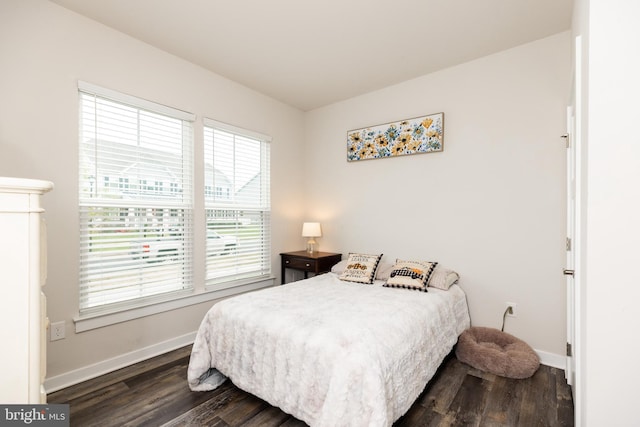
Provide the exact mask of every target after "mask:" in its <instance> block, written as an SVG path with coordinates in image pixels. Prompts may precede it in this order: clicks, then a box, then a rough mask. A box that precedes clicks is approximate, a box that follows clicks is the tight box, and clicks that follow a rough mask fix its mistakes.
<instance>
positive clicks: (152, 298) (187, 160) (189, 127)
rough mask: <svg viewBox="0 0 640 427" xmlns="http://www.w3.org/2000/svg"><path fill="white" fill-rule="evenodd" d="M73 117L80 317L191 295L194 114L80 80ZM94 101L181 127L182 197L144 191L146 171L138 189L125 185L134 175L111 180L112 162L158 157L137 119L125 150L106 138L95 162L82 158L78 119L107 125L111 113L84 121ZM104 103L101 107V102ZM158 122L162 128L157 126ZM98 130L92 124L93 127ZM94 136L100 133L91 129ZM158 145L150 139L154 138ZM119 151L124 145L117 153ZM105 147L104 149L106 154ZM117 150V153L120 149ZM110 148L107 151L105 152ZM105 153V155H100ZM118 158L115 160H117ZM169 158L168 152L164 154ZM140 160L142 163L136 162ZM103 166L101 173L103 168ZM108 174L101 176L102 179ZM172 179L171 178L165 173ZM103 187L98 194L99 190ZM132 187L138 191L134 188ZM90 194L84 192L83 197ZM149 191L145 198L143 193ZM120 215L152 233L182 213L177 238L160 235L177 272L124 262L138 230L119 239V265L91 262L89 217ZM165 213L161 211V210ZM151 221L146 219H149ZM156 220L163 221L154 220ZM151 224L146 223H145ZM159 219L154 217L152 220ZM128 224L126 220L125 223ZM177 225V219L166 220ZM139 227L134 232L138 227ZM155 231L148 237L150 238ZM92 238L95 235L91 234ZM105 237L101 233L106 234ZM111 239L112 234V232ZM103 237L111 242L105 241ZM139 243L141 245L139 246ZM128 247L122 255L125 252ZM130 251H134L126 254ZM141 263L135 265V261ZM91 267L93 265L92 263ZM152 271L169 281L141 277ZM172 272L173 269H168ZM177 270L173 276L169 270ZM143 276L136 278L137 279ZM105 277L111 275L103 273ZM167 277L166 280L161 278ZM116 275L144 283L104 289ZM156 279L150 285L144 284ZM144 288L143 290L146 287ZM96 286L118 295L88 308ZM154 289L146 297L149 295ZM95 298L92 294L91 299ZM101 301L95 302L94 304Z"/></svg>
mask: <svg viewBox="0 0 640 427" xmlns="http://www.w3.org/2000/svg"><path fill="white" fill-rule="evenodd" d="M77 91H78V105H79V111H78V117H79V123H80V127H79V150H80V155H79V159H78V167H79V170H78V180H79V181H78V182H79V188H78V206H79V212H80V218H79V230H80V242H79V243H80V245H79V251H80V253H79V255H80V260H79V268H80V282H79V300H78V311H79V314H78V318H79V319H82V318H89V317H93V316H96V315H101V314H104V313H107V314H110V313H117V312H122V311H128V310H131V309H136V308H139V307H145V306H148V305H150V304H153V303H156V302H164V301H167V300H171V299H175V298H179V297H182V296H185V295H188V294H191V293H192V292H193V288H194V283H193V252H194V244H193V240H194V232H193V217H194V188H193V182H194V157H193V153H194V122H195V118H196V116H195V115H194V114H191V113H187V112H184V111H182V110H178V109H175V108H172V107H167V106H165V105H162V104H157V103H154V102H151V101H147V100H144V99H142V98H137V97H134V96H131V95H127V94H124V93H120V92H117V91H113V90H110V89H107V88H103V87H100V86H97V85H93V84H91V83H86V82H82V81H79V82H78V89H77ZM91 97H94V98H93V100H94V101H93V102H96V103H97V102H108V103H113V104H114V108H116V107H117V108H123V111H124V110H128V111H130V112H132V113H135V115H136V117H141V115H145V114H146V115H148V117H150V121H151V123H152V122H153V117H154V116H155V117H159V118H160V119H161V120H167V121H175V122H176V123H179V125H180V128H179V130H178V132H179V133H178V135H177V136H174V137H173V140H174V142H175V139H176V137H179V138H180V140H179V141H180V145H179V149H180V153H181V156H180V157H179V161H178V162H175V164H176V165H177V167H179V168H180V169H179V170H180V178H179V183H178V184H176V185H177V186H178V188H182V191H181V192H180V194H181V197H180V198H179V199H178V198H172V199H166V198H165V199H162V198H161V196H160V195H157V194H151V193H149V192H148V190H149V188H148V187H149V184H148V183H149V180H148V178H147V177H146V176H145V173H148V171H144V168H142V169H141V170H142V171H143V172H142V173H139V174H138V176H137V185H136V183H135V182H136V181H135V178H134V181H133V183H132V182H131V181H130V179H131V178H132V176H120V175H118V176H116V173H114V172H113V169H112V168H113V167H114V166H113V165H112V162H122V163H123V164H126V162H127V161H129V162H131V161H132V159H133V157H132V156H130V152H135V153H139V154H142V155H143V156H142V157H143V158H144V157H147V156H149V157H151V156H152V153H153V152H155V151H158V150H157V149H153V148H150V147H141V146H142V138H143V134H142V131H141V129H140V127H141V126H142V124H141V121H140V119H138V121H137V122H136V125H135V126H136V127H135V132H134V133H135V134H136V137H135V138H136V139H135V140H134V141H133V143H131V142H129V143H128V144H127V143H125V142H123V141H120V140H119V138H118V137H116V138H113V139H112V140H111V141H109V140H107V139H105V140H104V141H99V140H98V139H97V136H96V137H95V138H94V140H93V142H92V143H91V144H93V146H92V147H91V146H89V147H90V149H89V151H88V152H91V150H94V153H92V154H90V155H91V156H95V157H94V158H93V164H92V163H91V159H89V160H87V159H86V158H85V156H86V153H87V152H86V148H85V146H84V144H85V143H88V141H86V136H87V135H85V134H84V131H83V121H84V120H85V119H87V120H91V119H94V120H96V123H97V121H98V120H104V117H106V115H108V113H101V115H100V116H99V115H98V113H97V112H93V113H91V114H93V116H89V117H85V116H84V115H83V114H84V111H83V108H84V107H83V102H84V99H85V98H88V100H89V101H91V99H90V98H91ZM100 100H102V101H100ZM161 124H162V123H161ZM161 124H156V123H152V124H151V125H150V128H149V129H152V130H153V131H155V132H158V131H159V129H158V128H157V127H156V126H159V125H161ZM93 126H94V127H95V126H97V125H96V124H94V125H93ZM122 126H124V122H123V123H122V124H121V123H117V122H116V127H114V129H121V128H122ZM96 131H97V130H96ZM153 141H154V142H155V141H156V140H155V139H154V140H153ZM120 145H122V146H121V147H120ZM105 147H109V148H105ZM118 147H120V148H118ZM99 150H103V151H101V152H100V153H101V155H100V156H97V154H96V153H98V152H99ZM109 150H111V151H112V152H111V153H109ZM119 150H120V151H122V154H120V153H118V151H119ZM105 153H106V154H105ZM114 153H115V154H114ZM164 156H166V153H165V154H164ZM138 158H140V157H138ZM149 165H151V166H153V167H154V168H158V169H161V168H163V167H165V168H166V167H167V166H160V165H162V163H158V164H155V163H153V162H150V163H149ZM91 166H93V168H94V171H92V172H93V173H92V174H91V175H89V176H87V175H86V173H87V172H88V171H90V170H91ZM103 168H104V169H103ZM101 173H102V174H105V175H103V176H102V177H101V176H100V174H101ZM107 173H114V175H113V176H109V175H106V174H107ZM166 173H167V175H169V172H168V171H167V172H166ZM100 186H102V187H103V189H102V190H101V189H100V188H99V187H100ZM136 187H137V189H136ZM87 188H88V189H89V190H88V191H87ZM107 188H108V189H114V190H117V191H118V192H119V194H120V196H121V197H120V198H119V199H118V198H110V197H108V192H104V191H103V190H104V189H107ZM147 193H149V194H147ZM126 195H133V197H131V199H129V200H127V199H126V197H124V196H126ZM114 209H115V210H119V211H120V214H119V216H120V217H121V218H122V214H123V209H124V210H126V211H127V212H129V214H128V215H126V216H131V212H133V216H131V218H132V219H131V220H126V221H129V222H133V223H134V224H135V223H138V221H139V218H140V217H139V216H140V215H142V214H144V215H145V217H144V218H143V219H140V223H144V222H145V221H151V223H153V222H157V223H159V224H161V225H158V226H157V227H165V226H166V224H165V221H166V220H165V219H163V218H165V217H168V216H172V215H165V214H166V213H171V212H173V211H174V210H176V209H177V210H180V211H181V212H182V216H181V219H180V220H178V221H177V223H176V226H177V227H178V229H179V230H180V231H179V234H178V237H166V238H165V237H162V239H166V241H168V242H169V243H171V244H174V243H173V242H175V245H179V246H176V247H177V248H178V249H177V253H178V255H177V261H176V263H175V267H160V268H157V267H155V266H151V265H149V266H148V265H146V264H145V263H144V261H140V258H142V257H140V255H138V257H137V258H136V256H135V255H134V254H133V253H131V255H130V256H129V257H123V256H122V254H125V255H126V247H130V248H133V245H134V244H136V243H140V242H143V243H144V242H145V240H144V237H136V238H135V239H134V238H133V237H132V236H136V235H137V234H139V230H140V228H136V227H135V225H134V228H133V229H132V230H131V231H130V232H127V234H126V235H125V237H124V238H122V239H121V240H119V241H121V242H122V243H121V244H120V243H119V245H120V247H119V249H117V250H118V252H117V254H118V255H116V256H119V257H120V258H119V259H120V260H121V261H120V262H118V261H113V262H112V261H108V260H105V261H102V260H100V259H98V260H97V263H96V260H95V259H94V258H98V257H97V255H91V252H92V250H91V248H90V247H87V246H86V245H87V243H83V242H90V241H91V240H90V239H92V237H91V236H92V225H91V220H90V217H91V215H93V214H92V212H100V211H101V210H102V211H106V210H114ZM165 211H166V212H165ZM149 215H151V216H149ZM157 215H160V217H158V216H157ZM147 218H148V219H147ZM156 218H159V219H156ZM126 221H125V222H126ZM171 221H175V220H173V219H172V220H171ZM145 226H146V225H143V227H145ZM106 227H107V228H106V229H105V231H104V233H112V232H113V231H112V230H111V228H109V227H111V226H110V225H107V226H106ZM138 227H139V226H138ZM153 232H154V231H152V233H153ZM94 235H95V234H94ZM105 235H106V234H105ZM109 235H112V234H109ZM107 239H108V238H107ZM141 245H142V244H141ZM123 248H125V249H123ZM130 250H135V249H130ZM136 260H138V261H136ZM92 262H93V265H91V264H92ZM107 265H109V267H110V269H111V271H114V273H111V276H106V279H105V280H107V282H105V284H101V282H100V281H99V279H92V278H95V277H99V276H100V271H101V270H107V269H108V268H107V267H106V266H107ZM154 268H155V269H156V271H155V272H153V273H152V274H153V275H154V276H157V275H162V276H163V277H166V278H165V279H164V281H165V282H166V283H167V284H166V285H158V284H157V283H154V281H155V278H154V279H146V278H144V276H145V274H144V273H142V272H144V271H148V270H152V269H154ZM169 270H171V271H169ZM173 270H175V271H173ZM136 272H140V273H136ZM105 274H109V273H105ZM167 274H169V276H166V275H167ZM171 274H176V275H177V276H175V277H179V279H177V282H174V280H175V279H172V278H171ZM114 275H115V276H118V275H122V277H123V279H122V280H124V279H125V278H128V277H130V276H131V277H135V276H139V277H142V278H140V279H139V281H138V282H134V283H132V284H131V285H130V286H129V285H127V286H125V287H122V286H120V285H119V284H117V283H116V284H115V285H113V284H109V283H110V282H109V280H116V279H112V278H113V277H115V276H114ZM92 280H98V282H95V283H91V282H92ZM149 280H154V281H151V282H150V281H149ZM145 284H147V285H148V286H145ZM100 287H103V288H105V287H107V288H108V287H112V288H114V290H113V291H108V292H107V294H108V295H116V296H115V297H114V296H112V297H107V298H105V299H106V300H108V302H106V303H95V302H94V303H91V302H90V301H89V300H90V299H91V298H92V297H91V295H92V294H93V295H95V293H96V292H99V288H100ZM115 288H120V289H123V290H125V292H136V289H137V292H138V294H139V295H138V296H126V297H123V296H120V297H119V300H118V297H117V294H118V292H121V291H118V290H116V289H115ZM150 290H151V291H153V292H151V293H149V292H150ZM93 298H94V300H95V298H96V297H95V296H94V297H93ZM98 299H99V298H98Z"/></svg>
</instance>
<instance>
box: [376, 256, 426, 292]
mask: <svg viewBox="0 0 640 427" xmlns="http://www.w3.org/2000/svg"><path fill="white" fill-rule="evenodd" d="M437 264H438V263H437V262H433V261H402V260H397V261H396V263H395V265H394V266H393V270H392V271H391V273H390V274H389V279H387V282H386V283H385V284H384V285H382V286H386V287H390V288H403V289H414V290H417V291H422V292H427V283H428V282H429V278H430V277H431V274H432V273H433V270H434V269H435V268H436V265H437Z"/></svg>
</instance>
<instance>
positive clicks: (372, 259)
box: [340, 254, 382, 285]
mask: <svg viewBox="0 0 640 427" xmlns="http://www.w3.org/2000/svg"><path fill="white" fill-rule="evenodd" d="M380 258H382V254H380V255H368V254H349V257H348V258H347V266H346V267H345V269H344V271H343V272H342V274H341V275H340V280H344V281H347V282H357V283H366V284H369V285H370V284H372V283H373V279H374V278H375V277H376V270H377V269H378V264H379V263H380Z"/></svg>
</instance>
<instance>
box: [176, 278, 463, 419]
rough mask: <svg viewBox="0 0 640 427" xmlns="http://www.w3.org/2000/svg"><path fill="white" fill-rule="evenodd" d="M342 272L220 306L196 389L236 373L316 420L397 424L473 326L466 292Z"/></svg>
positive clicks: (202, 343)
mask: <svg viewBox="0 0 640 427" xmlns="http://www.w3.org/2000/svg"><path fill="white" fill-rule="evenodd" d="M340 277H341V275H340V274H338V273H336V272H331V273H326V274H322V275H319V276H316V277H312V278H310V279H305V280H301V281H298V282H294V283H290V284H287V285H283V286H278V287H273V288H268V289H265V290H261V291H256V292H251V293H247V294H242V295H239V296H235V297H233V298H230V299H227V300H224V301H221V302H219V303H217V304H215V305H214V306H213V307H212V308H211V309H210V310H209V312H208V313H207V314H206V316H205V318H204V319H203V321H202V324H201V326H200V328H199V331H198V333H197V336H196V339H195V342H194V345H193V350H192V354H191V359H190V363H189V368H188V374H187V376H188V383H189V387H190V388H191V389H192V390H194V391H206V390H213V389H215V388H216V387H218V386H219V385H220V384H222V382H224V381H225V380H226V379H227V378H228V379H230V380H231V381H233V383H234V384H235V385H236V386H237V387H239V388H240V389H243V390H245V391H247V392H249V393H251V394H254V395H256V396H258V397H259V398H261V399H263V400H265V401H267V402H269V403H270V404H272V405H274V406H278V407H279V408H281V409H282V410H283V411H285V412H287V413H289V414H291V415H293V416H295V417H296V418H298V419H300V420H302V421H305V422H306V423H308V424H309V425H311V426H331V427H335V426H388V425H391V424H392V423H393V422H394V421H395V420H397V419H398V418H399V417H401V416H402V415H403V414H404V413H405V412H406V411H407V410H408V409H409V408H410V407H411V405H412V404H413V402H414V401H415V399H416V398H417V397H418V396H419V395H420V393H421V392H422V391H423V389H424V387H425V385H426V384H427V382H428V381H429V380H430V379H431V377H432V376H433V375H434V373H435V372H436V370H437V368H438V367H439V365H440V364H441V363H442V361H443V360H444V358H445V356H446V355H447V354H448V353H450V351H451V350H452V348H453V346H454V345H455V344H456V342H457V339H458V336H459V335H460V334H461V333H462V332H463V331H464V330H465V329H466V328H468V327H469V323H470V321H469V313H468V309H467V302H466V297H465V294H464V292H463V291H462V289H461V288H460V287H459V286H458V285H456V284H453V285H451V286H450V287H449V289H448V290H441V289H436V288H429V289H428V292H416V291H413V290H408V289H396V288H390V287H385V286H383V285H384V284H385V281H384V280H375V281H374V282H373V284H371V285H365V284H361V283H354V282H348V281H344V280H341V279H340ZM425 286H426V284H425ZM425 290H426V288H425Z"/></svg>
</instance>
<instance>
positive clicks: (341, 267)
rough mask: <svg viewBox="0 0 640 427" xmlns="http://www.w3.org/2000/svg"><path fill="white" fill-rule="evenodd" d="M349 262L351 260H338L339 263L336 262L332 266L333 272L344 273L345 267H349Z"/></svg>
mask: <svg viewBox="0 0 640 427" xmlns="http://www.w3.org/2000/svg"><path fill="white" fill-rule="evenodd" d="M348 262H349V260H346V259H343V260H342V261H340V262H338V263H337V264H334V265H333V267H331V272H332V273H336V274H338V275H340V274H342V272H343V271H344V269H345V268H347V263H348Z"/></svg>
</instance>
